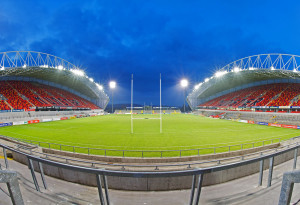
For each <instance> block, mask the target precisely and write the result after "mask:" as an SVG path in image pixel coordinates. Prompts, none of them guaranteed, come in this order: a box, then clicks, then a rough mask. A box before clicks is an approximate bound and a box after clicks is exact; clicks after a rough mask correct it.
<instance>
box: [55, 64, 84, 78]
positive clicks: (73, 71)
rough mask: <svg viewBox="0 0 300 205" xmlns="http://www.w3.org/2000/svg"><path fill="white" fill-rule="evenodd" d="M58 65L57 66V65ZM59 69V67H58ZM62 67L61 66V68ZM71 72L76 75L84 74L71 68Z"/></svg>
mask: <svg viewBox="0 0 300 205" xmlns="http://www.w3.org/2000/svg"><path fill="white" fill-rule="evenodd" d="M58 67H59V66H58ZM58 69H59V68H58ZM61 69H62V68H61ZM71 72H72V73H74V74H75V75H78V76H84V71H82V70H79V69H71Z"/></svg>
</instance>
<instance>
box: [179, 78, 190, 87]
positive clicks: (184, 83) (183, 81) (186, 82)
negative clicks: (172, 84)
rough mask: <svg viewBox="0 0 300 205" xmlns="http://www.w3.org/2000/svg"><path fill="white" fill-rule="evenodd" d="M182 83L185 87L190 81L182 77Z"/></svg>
mask: <svg viewBox="0 0 300 205" xmlns="http://www.w3.org/2000/svg"><path fill="white" fill-rule="evenodd" d="M180 85H181V87H183V88H185V87H187V86H188V85H189V82H188V81H187V79H182V80H181V81H180Z"/></svg>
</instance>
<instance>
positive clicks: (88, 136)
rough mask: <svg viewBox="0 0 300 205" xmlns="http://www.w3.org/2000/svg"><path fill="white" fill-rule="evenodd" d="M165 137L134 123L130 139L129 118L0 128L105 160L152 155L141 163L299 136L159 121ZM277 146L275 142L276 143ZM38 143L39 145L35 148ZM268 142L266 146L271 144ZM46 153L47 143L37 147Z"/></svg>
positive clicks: (178, 117) (228, 124)
mask: <svg viewBox="0 0 300 205" xmlns="http://www.w3.org/2000/svg"><path fill="white" fill-rule="evenodd" d="M134 117H149V118H154V117H159V115H148V116H147V115H135V116H134ZM162 122H163V133H160V132H159V129H160V128H159V120H153V119H142V120H134V134H131V133H130V115H105V116H97V117H90V118H80V119H73V120H64V121H55V122H45V123H38V124H28V125H18V126H11V127H2V128H0V134H1V135H5V136H9V137H14V138H18V139H26V140H34V141H40V142H47V143H57V144H63V145H71V146H78V147H90V148H100V149H108V150H106V155H111V156H123V152H122V151H114V150H150V151H158V150H165V151H164V152H163V153H160V152H143V157H160V156H161V154H163V156H164V157H166V156H179V155H180V152H179V151H168V150H187V149H194V150H190V151H182V152H181V156H188V155H197V154H198V150H197V149H198V148H200V150H199V153H200V154H208V153H213V152H214V150H213V149H201V148H211V147H221V146H228V145H238V146H232V147H231V148H230V149H231V150H239V149H241V146H240V144H242V143H244V144H245V145H244V146H243V148H244V149H246V148H250V147H252V146H253V144H246V143H250V142H251V143H252V142H256V143H254V146H261V145H262V142H259V141H262V140H270V139H275V138H280V139H281V140H284V139H288V138H292V137H295V136H298V135H299V133H300V132H299V130H296V129H286V128H277V127H269V126H263V125H254V124H245V123H240V122H233V121H228V120H220V119H212V118H207V117H202V116H196V115H186V114H171V115H167V114H166V115H163V120H162ZM276 141H278V140H275V141H274V142H276ZM36 143H37V142H36ZM269 143H271V141H267V142H265V144H269ZM40 145H41V146H43V147H48V146H49V145H48V144H46V143H40ZM50 147H51V148H54V149H62V150H66V151H73V148H72V147H68V146H62V147H60V146H59V145H55V144H51V145H50ZM78 147H76V148H75V151H76V152H81V153H88V152H89V153H90V154H100V155H104V154H105V151H104V150H94V149H90V150H89V151H88V149H86V148H78ZM227 150H228V147H226V148H225V147H223V148H217V149H216V150H215V151H216V152H224V151H227ZM124 155H125V156H128V157H141V156H142V153H141V152H137V151H131V152H127V151H126V152H124Z"/></svg>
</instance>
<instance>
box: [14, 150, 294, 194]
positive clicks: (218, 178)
mask: <svg viewBox="0 0 300 205" xmlns="http://www.w3.org/2000/svg"><path fill="white" fill-rule="evenodd" d="M298 155H300V152H299V153H298ZM293 157H294V152H293V151H289V152H287V153H284V154H281V155H279V156H276V157H275V159H274V165H278V164H281V163H283V162H285V161H288V160H290V159H292V158H293ZM13 158H14V160H16V161H18V162H21V163H23V164H26V165H27V164H28V161H27V158H26V157H25V156H23V155H20V154H17V153H13ZM34 166H35V169H36V170H38V165H37V163H36V162H34ZM268 166H269V159H266V160H264V169H267V168H268ZM43 168H44V173H45V174H46V175H49V176H52V177H55V178H59V179H63V180H66V181H69V182H74V183H79V184H84V185H89V186H96V185H97V183H96V176H95V175H93V174H87V173H83V172H77V171H73V170H68V169H64V168H58V167H53V166H49V165H44V166H43ZM258 171H259V162H255V163H252V164H248V165H244V166H240V167H236V168H231V169H227V170H222V171H217V172H213V173H207V174H205V175H204V178H203V186H208V185H214V184H219V183H223V182H227V181H230V180H233V179H237V178H240V177H244V176H248V175H251V174H254V173H257V172H258ZM108 182H109V183H108V187H109V188H111V189H119V190H133V191H159V190H160V191H163V190H165V191H166V190H176V189H189V188H191V182H192V177H191V176H184V177H165V178H131V177H112V176H108Z"/></svg>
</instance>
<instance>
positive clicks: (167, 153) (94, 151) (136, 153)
mask: <svg viewBox="0 0 300 205" xmlns="http://www.w3.org/2000/svg"><path fill="white" fill-rule="evenodd" d="M0 136H1V137H2V138H6V139H11V140H14V141H18V142H25V143H29V144H34V145H38V146H40V147H44V148H48V149H55V150H59V151H69V152H73V153H83V154H88V155H101V156H117V157H139V158H147V157H159V158H165V157H186V156H200V155H204V154H216V153H228V152H231V151H240V150H245V149H249V148H255V147H264V146H266V145H270V144H273V143H280V142H281V138H275V139H270V140H263V141H256V142H251V143H243V144H235V145H227V146H219V147H210V148H195V149H179V150H122V149H100V148H90V147H80V146H72V145H63V144H58V143H49V142H41V141H35V140H26V139H18V138H13V137H8V136H3V135H0Z"/></svg>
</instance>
